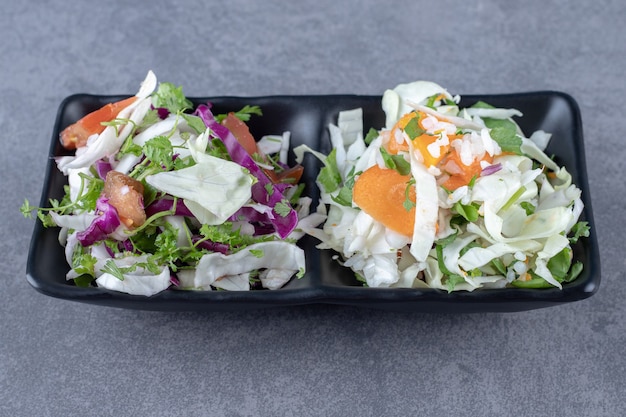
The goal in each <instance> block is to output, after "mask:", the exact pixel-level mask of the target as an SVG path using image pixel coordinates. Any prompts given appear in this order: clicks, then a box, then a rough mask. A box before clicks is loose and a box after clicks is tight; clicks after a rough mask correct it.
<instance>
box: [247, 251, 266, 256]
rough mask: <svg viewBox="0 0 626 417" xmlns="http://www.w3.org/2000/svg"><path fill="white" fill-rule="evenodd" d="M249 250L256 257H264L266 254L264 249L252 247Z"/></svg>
mask: <svg viewBox="0 0 626 417" xmlns="http://www.w3.org/2000/svg"><path fill="white" fill-rule="evenodd" d="M249 252H250V254H251V255H253V256H254V257H255V258H262V257H263V256H265V254H264V253H263V250H262V249H250V250H249Z"/></svg>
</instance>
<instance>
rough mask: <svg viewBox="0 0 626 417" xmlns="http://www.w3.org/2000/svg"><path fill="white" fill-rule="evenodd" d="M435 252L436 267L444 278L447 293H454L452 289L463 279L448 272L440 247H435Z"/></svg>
mask: <svg viewBox="0 0 626 417" xmlns="http://www.w3.org/2000/svg"><path fill="white" fill-rule="evenodd" d="M435 251H436V253H437V265H438V266H439V270H440V271H441V272H442V273H443V274H444V275H445V276H446V286H447V288H448V292H452V291H454V288H455V287H456V285H457V284H460V283H462V282H465V278H463V277H462V276H460V275H459V274H454V273H452V272H450V270H449V269H448V268H447V267H446V264H445V263H444V262H443V246H442V245H440V244H437V245H435Z"/></svg>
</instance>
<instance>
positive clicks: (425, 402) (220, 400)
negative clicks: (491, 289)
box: [0, 0, 626, 416]
mask: <svg viewBox="0 0 626 417" xmlns="http://www.w3.org/2000/svg"><path fill="white" fill-rule="evenodd" d="M9 3H10V4H9ZM624 20H626V6H624V3H623V2H622V1H621V0H614V1H599V2H585V1H571V2H570V1H565V0H561V1H545V0H544V1H538V0H530V1H518V2H504V1H496V0H484V1H476V0H468V1H464V2H460V1H459V2H455V1H451V0H446V1H439V2H401V1H388V2H377V1H373V0H370V1H362V2H357V1H350V2H338V1H328V0H315V1H305V2H280V1H275V0H272V1H262V2H261V1H259V2H247V1H243V0H237V1H232V0H231V1H213V2H211V1H199V0H196V1H193V0H180V1H177V2H166V1H163V0H155V1H151V2H133V3H131V2H124V1H120V0H117V1H107V2H103V1H92V0H89V1H82V2H67V1H61V0H48V1H46V0H33V1H24V2H16V1H13V2H7V3H6V4H4V5H3V7H2V12H1V13H0V132H1V133H0V135H1V140H2V144H3V148H4V149H3V151H2V152H1V153H0V178H1V180H0V181H1V182H0V195H1V196H2V198H0V212H1V213H2V217H1V220H0V225H1V229H0V230H1V231H2V233H1V239H0V254H1V255H0V277H1V281H0V283H1V288H2V290H0V415H2V416H61V415H63V416H70V415H76V416H88V415H98V416H123V415H133V416H142V415H146V416H169V415H188V416H192V415H198V416H200V415H226V416H240V415H241V416H255V415H271V416H278V415H296V416H307V415H346V416H347V415H358V416H364V415H377V416H378V415H380V416H382V415H435V416H436V415H445V416H448V415H476V416H502V415H517V416H526V415H546V416H563V415H585V416H622V415H626V397H625V396H624V392H625V389H624V380H625V377H626V365H625V359H624V354H623V351H624V346H626V336H625V335H626V324H625V322H624V319H625V318H626V306H625V304H624V298H625V297H626V287H625V286H624V282H623V269H622V268H623V267H624V263H625V262H624V259H625V258H624V243H623V242H624V235H625V231H626V230H625V227H624V224H625V223H626V216H625V214H624V208H623V207H624V195H625V194H626V183H625V182H624V160H625V158H626V151H625V150H624V149H625V146H626V145H625V144H624V140H623V135H624V132H626V124H625V123H624V116H623V113H624V108H625V107H626V99H625V97H626V83H625V82H624V78H623V75H624V70H626V47H625V44H626V25H624V24H623V22H624ZM148 69H153V70H154V71H155V73H156V74H157V76H158V77H159V79H161V80H164V81H172V82H174V83H176V84H179V85H183V86H184V88H185V92H186V93H187V94H188V95H190V96H211V95H242V96H254V95H266V94H327V93H355V94H381V93H382V91H384V89H386V88H388V87H393V86H394V85H396V84H398V83H400V82H408V81H412V80H416V79H427V80H432V81H436V82H438V83H440V84H442V85H444V86H445V87H447V88H448V89H449V91H451V92H453V93H459V94H472V93H481V94H482V93H505V92H519V91H532V90H544V89H548V90H559V91H564V92H567V93H569V94H571V95H573V96H574V98H575V99H576V100H577V101H578V103H579V105H580V108H581V111H582V118H583V126H584V131H585V145H586V155H587V163H588V170H589V183H590V187H591V194H592V195H591V197H592V201H593V204H594V213H595V221H596V230H597V235H598V238H599V244H600V250H601V258H602V278H603V282H602V285H601V288H600V291H599V292H598V293H597V294H596V295H594V296H593V297H592V298H590V299H587V300H585V301H581V302H578V303H574V304H570V305H564V306H560V307H555V308H550V309H543V310H536V311H530V312H524V313H511V314H476V315H447V316H441V315H434V314H432V315H429V314H399V313H390V312H381V311H369V310H363V309H356V308H348V307H332V306H309V307H297V308H288V309H277V310H267V311H260V312H241V313H219V314H218V313H214V314H208V313H207V314H200V313H159V312H142V311H128V310H120V309H113V308H105V307H96V306H90V305H85V304H79V303H74V302H70V301H64V300H58V299H53V298H50V297H46V296H43V295H41V294H39V293H37V292H36V291H34V290H33V289H32V288H31V287H30V286H29V285H28V283H27V282H26V280H25V269H26V255H27V250H28V244H29V240H30V234H31V231H32V226H33V223H32V221H28V220H25V219H23V218H22V217H21V215H20V213H19V210H18V209H19V206H20V205H21V203H22V202H23V199H24V198H28V199H29V200H30V201H33V202H36V201H39V195H40V191H41V186H42V177H43V173H44V169H45V165H46V157H47V151H48V146H49V140H50V139H49V138H50V134H51V130H52V127H53V123H54V118H55V115H56V111H57V108H58V105H59V104H60V102H61V100H63V98H65V97H66V96H68V95H71V94H74V93H79V92H87V93H94V94H127V93H134V92H135V90H136V88H137V85H138V82H139V81H140V80H142V79H143V76H144V75H145V73H146V71H147V70H148Z"/></svg>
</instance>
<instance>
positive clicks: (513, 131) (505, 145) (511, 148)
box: [483, 117, 522, 155]
mask: <svg viewBox="0 0 626 417" xmlns="http://www.w3.org/2000/svg"><path fill="white" fill-rule="evenodd" d="M483 121H484V122H485V126H487V127H488V128H489V129H490V131H489V134H490V135H491V138H492V139H493V140H494V141H496V143H497V144H498V145H500V148H501V149H502V151H503V152H511V153H514V154H516V155H521V154H522V149H521V146H522V138H520V137H519V136H518V135H517V126H516V125H515V123H513V122H512V121H510V120H507V119H492V118H490V117H484V118H483Z"/></svg>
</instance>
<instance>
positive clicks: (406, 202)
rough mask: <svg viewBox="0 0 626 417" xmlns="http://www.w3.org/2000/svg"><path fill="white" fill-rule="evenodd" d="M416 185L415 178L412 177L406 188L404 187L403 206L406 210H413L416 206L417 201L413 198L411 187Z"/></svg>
mask: <svg viewBox="0 0 626 417" xmlns="http://www.w3.org/2000/svg"><path fill="white" fill-rule="evenodd" d="M414 185H415V178H413V177H411V179H410V180H408V181H407V182H406V188H405V189H404V201H403V202H402V207H404V209H405V210H406V211H409V210H411V209H412V208H413V207H415V206H416V204H415V201H413V200H411V198H410V196H411V187H412V186H414Z"/></svg>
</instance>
